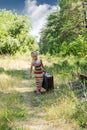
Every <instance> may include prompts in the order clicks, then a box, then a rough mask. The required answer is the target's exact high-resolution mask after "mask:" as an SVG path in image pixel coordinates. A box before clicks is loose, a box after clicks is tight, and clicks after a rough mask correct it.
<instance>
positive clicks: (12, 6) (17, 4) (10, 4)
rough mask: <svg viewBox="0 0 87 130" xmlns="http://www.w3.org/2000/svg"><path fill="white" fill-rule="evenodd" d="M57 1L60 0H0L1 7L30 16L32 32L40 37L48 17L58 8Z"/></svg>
mask: <svg viewBox="0 0 87 130" xmlns="http://www.w3.org/2000/svg"><path fill="white" fill-rule="evenodd" d="M57 3H58V0H0V9H7V10H15V11H17V12H18V14H22V15H23V14H24V15H27V16H29V18H30V20H31V22H32V30H31V34H32V35H33V36H37V37H38V38H37V39H39V38H40V30H41V28H42V27H43V25H44V24H45V23H46V17H47V15H48V14H50V13H51V12H53V11H55V10H56V9H57V8H58V6H57Z"/></svg>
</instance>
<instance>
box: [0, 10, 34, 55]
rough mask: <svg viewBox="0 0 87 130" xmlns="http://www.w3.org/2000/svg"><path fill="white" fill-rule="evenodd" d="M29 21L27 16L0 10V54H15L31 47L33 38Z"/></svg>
mask: <svg viewBox="0 0 87 130" xmlns="http://www.w3.org/2000/svg"><path fill="white" fill-rule="evenodd" d="M30 29H31V23H30V20H29V18H28V17H26V16H21V15H17V14H16V13H13V12H11V11H6V10H2V11H1V12H0V54H15V53H16V52H18V51H22V52H26V51H29V50H32V49H33V45H34V43H35V41H34V38H33V37H32V36H30V34H29V32H30Z"/></svg>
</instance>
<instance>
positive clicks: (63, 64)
mask: <svg viewBox="0 0 87 130" xmlns="http://www.w3.org/2000/svg"><path fill="white" fill-rule="evenodd" d="M41 57H42V59H43V62H44V65H45V68H46V70H47V71H48V72H49V73H51V74H53V75H54V83H55V89H54V91H51V92H44V90H43V93H42V95H35V94H34V93H33V90H34V89H35V82H34V79H29V64H30V62H31V59H30V57H28V58H27V57H18V58H17V57H11V56H0V61H1V62H0V130H39V129H40V130H49V129H52V130H55V129H58V130H61V129H62V130H80V129H82V130H84V129H85V128H84V127H85V126H86V124H87V111H86V110H87V102H86V101H84V102H82V100H80V98H79V97H78V94H77V92H76V91H72V89H71V86H69V84H68V82H70V81H76V80H78V77H77V72H82V73H85V74H87V68H86V65H87V61H86V59H85V58H81V59H78V58H77V57H73V56H70V57H65V58H62V57H53V56H51V57H50V56H49V55H48V56H41ZM84 95H85V98H84V99H86V96H87V93H86V91H85V92H84Z"/></svg>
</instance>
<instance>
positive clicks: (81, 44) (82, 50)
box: [60, 36, 87, 57]
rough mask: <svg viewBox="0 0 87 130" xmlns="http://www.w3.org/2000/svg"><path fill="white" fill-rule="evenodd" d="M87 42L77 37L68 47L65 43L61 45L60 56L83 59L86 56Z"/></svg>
mask: <svg viewBox="0 0 87 130" xmlns="http://www.w3.org/2000/svg"><path fill="white" fill-rule="evenodd" d="M86 50H87V41H86V40H85V38H84V37H82V36H79V37H78V38H77V39H76V40H75V41H73V42H71V43H70V44H69V45H67V43H63V44H62V46H61V52H60V54H61V55H63V56H65V55H70V54H72V55H74V56H79V57H83V56H85V55H87V51H86Z"/></svg>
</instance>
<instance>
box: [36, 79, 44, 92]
mask: <svg viewBox="0 0 87 130" xmlns="http://www.w3.org/2000/svg"><path fill="white" fill-rule="evenodd" d="M42 83H43V77H40V78H39V77H37V78H36V87H37V92H41V88H42Z"/></svg>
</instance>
